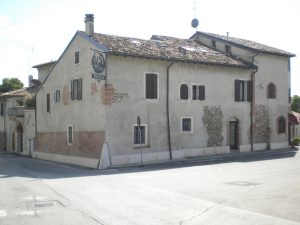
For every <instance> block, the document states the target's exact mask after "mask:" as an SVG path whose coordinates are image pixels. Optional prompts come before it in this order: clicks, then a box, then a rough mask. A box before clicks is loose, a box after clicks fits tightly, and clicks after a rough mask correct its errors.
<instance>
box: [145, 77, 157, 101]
mask: <svg viewBox="0 0 300 225" xmlns="http://www.w3.org/2000/svg"><path fill="white" fill-rule="evenodd" d="M145 98H146V99H158V74H155V73H146V74H145Z"/></svg>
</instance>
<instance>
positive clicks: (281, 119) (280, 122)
mask: <svg viewBox="0 0 300 225" xmlns="http://www.w3.org/2000/svg"><path fill="white" fill-rule="evenodd" d="M277 123H278V133H279V134H281V133H285V119H284V117H283V116H280V117H279V118H278V120H277Z"/></svg>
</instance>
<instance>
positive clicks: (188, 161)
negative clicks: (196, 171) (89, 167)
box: [102, 148, 299, 171]
mask: <svg viewBox="0 0 300 225" xmlns="http://www.w3.org/2000/svg"><path fill="white" fill-rule="evenodd" d="M298 150H299V149H297V148H295V149H292V148H289V149H278V150H262V151H254V152H237V153H229V154H222V155H210V156H201V157H192V158H185V159H179V160H172V161H171V160H168V161H163V162H156V163H147V164H143V165H140V164H133V165H129V166H128V165H120V166H110V167H108V168H107V169H103V170H102V171H110V170H114V171H115V170H127V169H137V168H139V169H150V168H163V167H166V168H167V167H173V166H185V165H192V164H199V165H201V164H205V163H212V164H213V163H214V162H222V161H234V160H236V159H241V158H251V157H254V156H262V157H263V156H272V155H280V154H285V153H293V152H297V151H298Z"/></svg>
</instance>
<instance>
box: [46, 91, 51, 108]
mask: <svg viewBox="0 0 300 225" xmlns="http://www.w3.org/2000/svg"><path fill="white" fill-rule="evenodd" d="M46 104H47V112H50V94H49V93H48V94H47V96H46Z"/></svg>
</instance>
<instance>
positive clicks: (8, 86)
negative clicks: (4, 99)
mask: <svg viewBox="0 0 300 225" xmlns="http://www.w3.org/2000/svg"><path fill="white" fill-rule="evenodd" d="M23 87H24V84H23V83H22V82H21V81H20V80H19V79H18V78H4V79H3V80H2V84H0V93H4V92H9V91H14V90H18V89H21V88H23Z"/></svg>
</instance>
